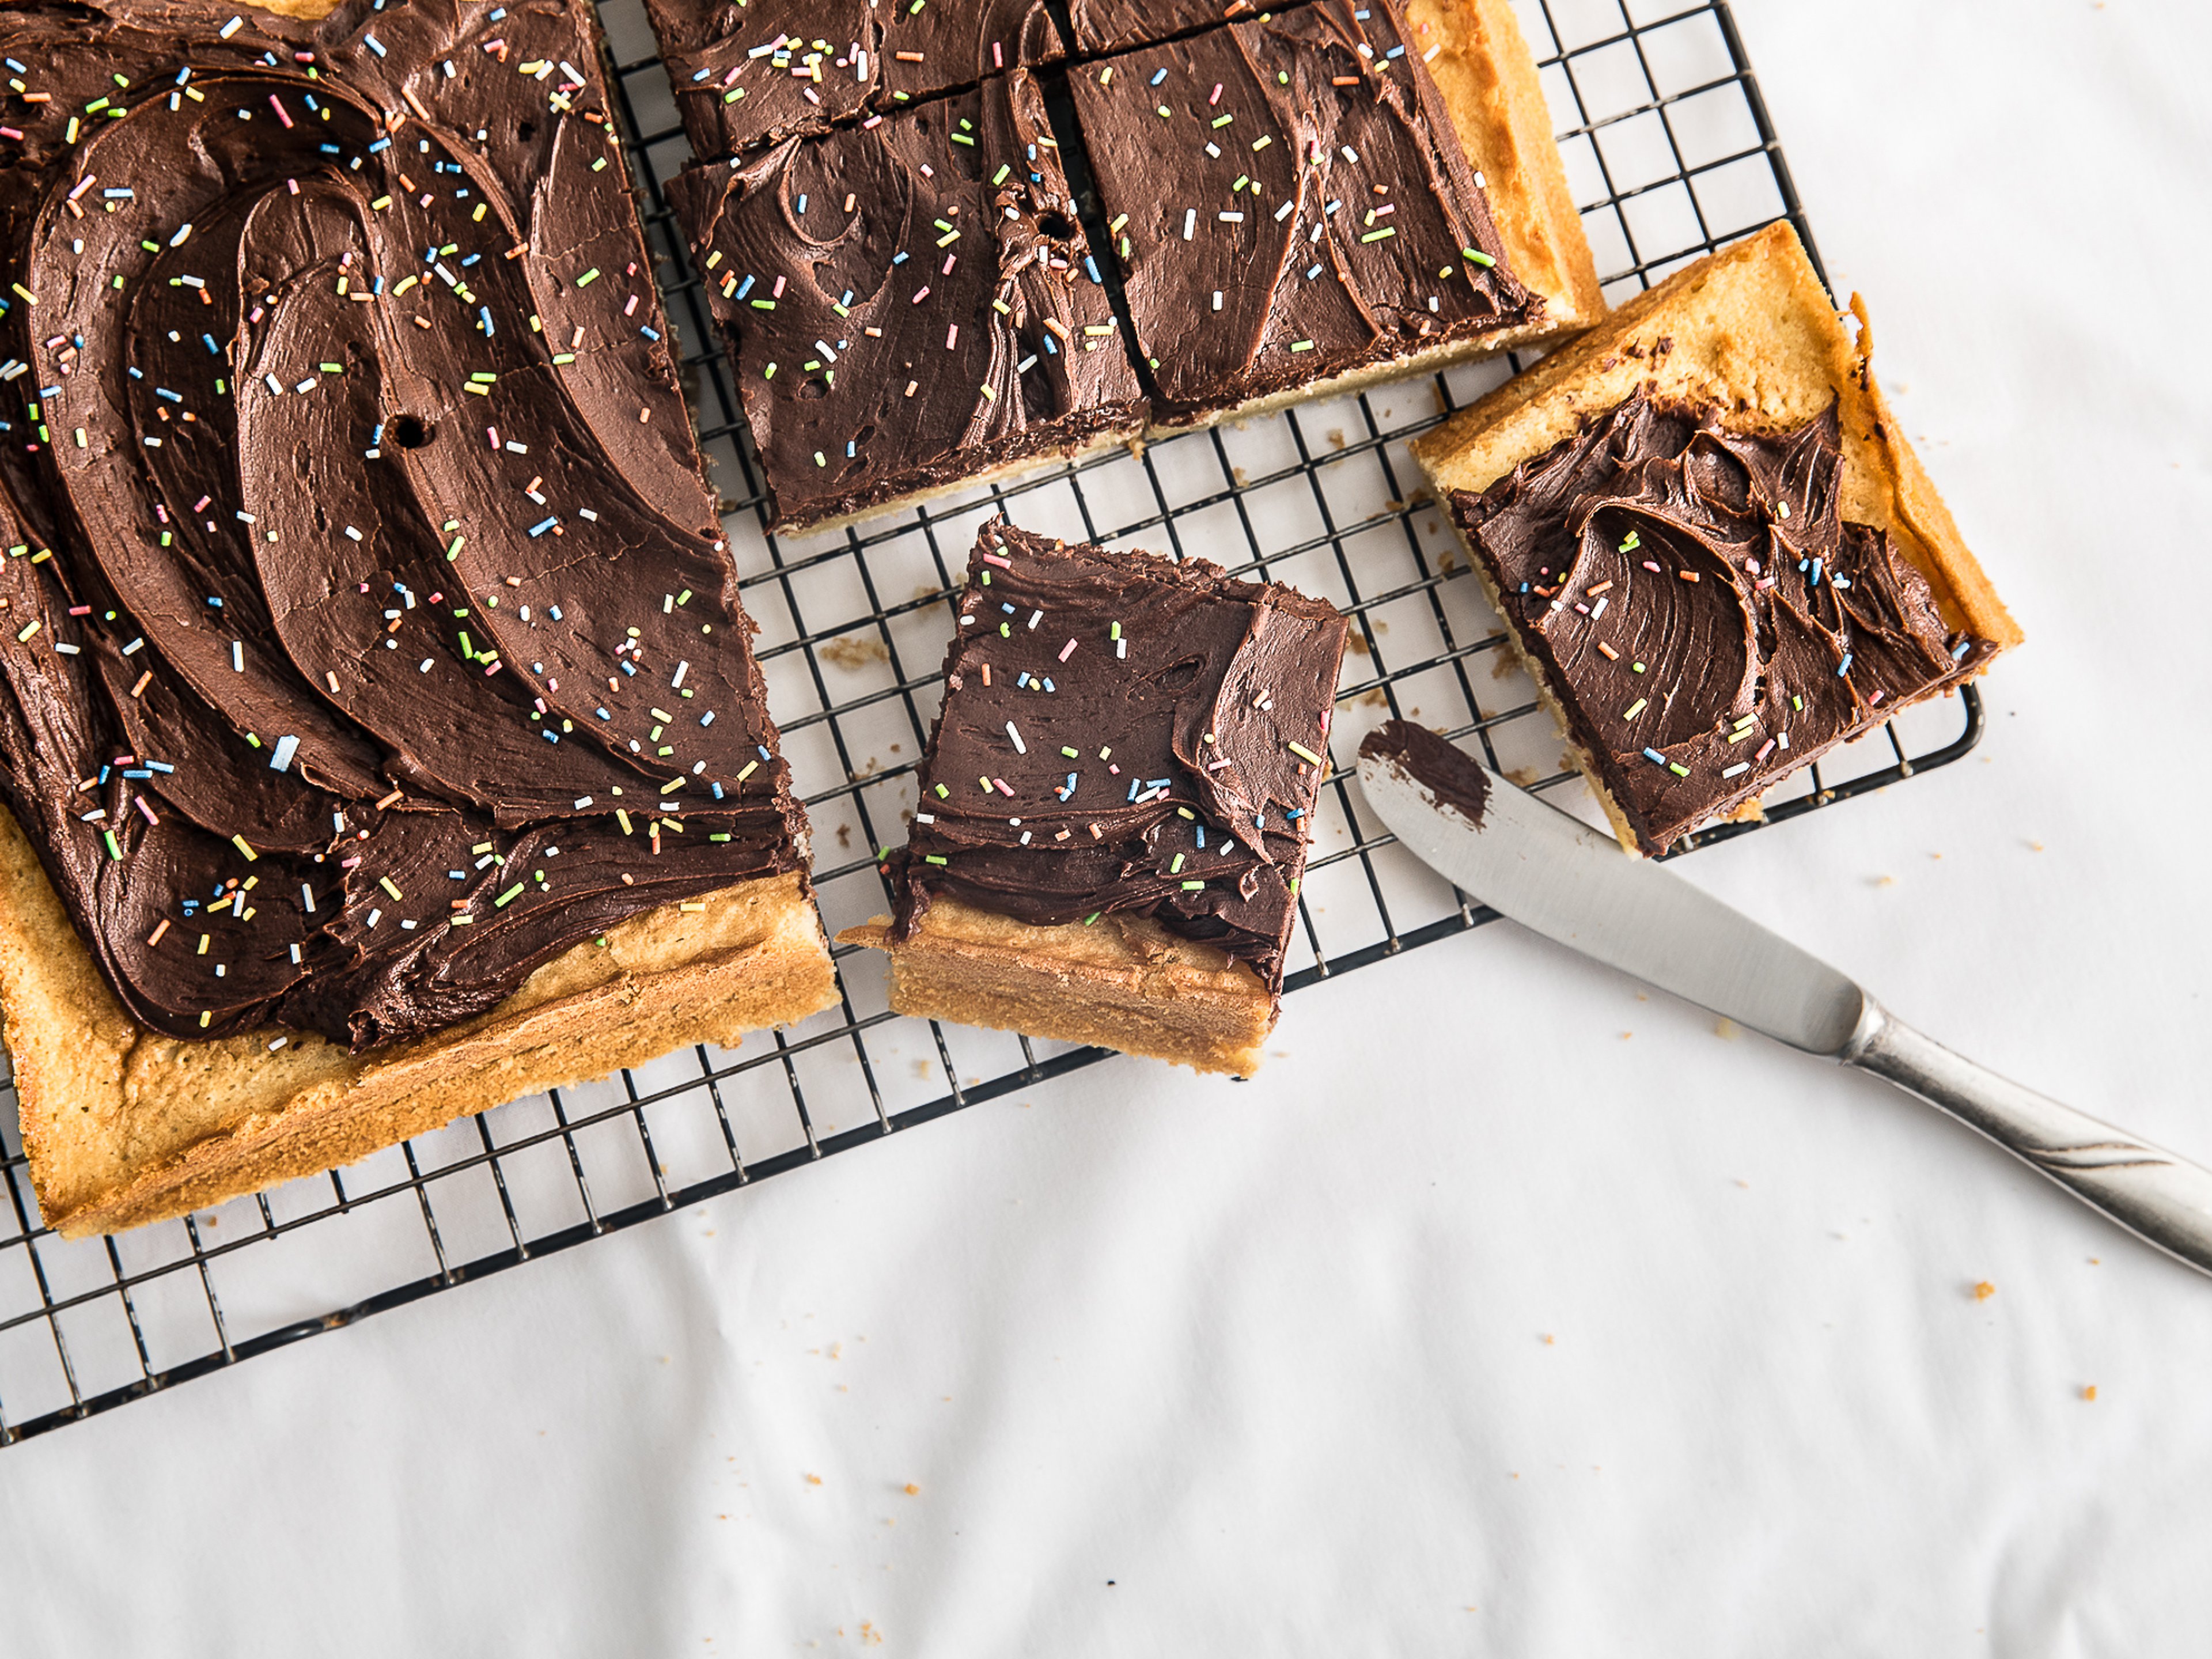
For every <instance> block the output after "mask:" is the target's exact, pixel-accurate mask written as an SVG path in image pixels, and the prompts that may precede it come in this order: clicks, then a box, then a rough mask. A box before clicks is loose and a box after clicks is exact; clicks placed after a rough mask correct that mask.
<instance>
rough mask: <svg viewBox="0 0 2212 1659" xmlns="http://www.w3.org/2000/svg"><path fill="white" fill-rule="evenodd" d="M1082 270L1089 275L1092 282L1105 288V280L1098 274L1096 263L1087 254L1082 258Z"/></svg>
mask: <svg viewBox="0 0 2212 1659" xmlns="http://www.w3.org/2000/svg"><path fill="white" fill-rule="evenodd" d="M1083 268H1084V270H1087V271H1089V272H1090V273H1091V281H1092V282H1094V283H1097V284H1098V286H1099V287H1101V288H1103V287H1105V286H1106V279H1105V278H1104V277H1103V276H1100V275H1099V274H1098V261H1097V260H1096V259H1094V258H1091V256H1090V255H1089V254H1087V253H1086V254H1085V255H1084V256H1083Z"/></svg>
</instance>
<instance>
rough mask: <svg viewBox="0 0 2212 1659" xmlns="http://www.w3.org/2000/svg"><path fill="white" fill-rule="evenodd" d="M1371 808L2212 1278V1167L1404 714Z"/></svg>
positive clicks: (1363, 759) (1459, 879) (1470, 877)
mask: <svg viewBox="0 0 2212 1659" xmlns="http://www.w3.org/2000/svg"><path fill="white" fill-rule="evenodd" d="M1359 783H1360V788H1361V791H1362V792H1363V793H1364V794H1365V796H1366V798H1367V803H1368V805H1370V807H1371V808H1373V809H1374V811H1375V814H1376V817H1379V818H1381V819H1382V821H1383V823H1384V824H1385V825H1386V826H1387V827H1388V828H1389V830H1390V832H1391V834H1392V835H1394V836H1396V837H1397V838H1398V840H1399V842H1401V844H1402V845H1404V846H1405V847H1406V848H1407V849H1408V850H1409V851H1411V852H1412V853H1413V854H1414V855H1415V856H1416V857H1418V858H1419V859H1420V860H1422V862H1424V863H1425V864H1426V865H1428V866H1429V867H1430V868H1431V869H1433V870H1435V871H1436V872H1437V873H1438V874H1440V875H1442V876H1443V877H1444V878H1447V879H1448V880H1449V881H1450V882H1451V883H1452V884H1454V885H1455V886H1456V887H1458V888H1459V889H1461V890H1462V891H1463V892H1465V893H1467V894H1468V895H1469V896H1472V897H1474V898H1477V899H1480V901H1481V902H1483V903H1485V904H1487V905H1489V906H1490V907H1491V908H1492V909H1494V910H1496V911H1497V912H1498V914H1499V915H1503V916H1506V917H1508V918H1510V920H1512V921H1516V922H1518V923H1520V924H1521V925H1522V927H1527V928H1528V929H1529V930H1530V931H1531V932H1534V933H1541V934H1543V935H1544V936H1545V937H1546V938H1547V939H1555V940H1557V941H1558V942H1559V943H1560V944H1562V945H1567V946H1568V947H1570V948H1571V949H1572V950H1575V951H1580V952H1581V953H1582V954H1583V955H1584V956H1587V957H1591V958H1593V959H1595V960H1596V961H1599V962H1602V963H1607V965H1609V966H1611V967H1613V968H1617V969H1620V970H1621V971H1622V972H1624V973H1627V974H1631V975H1634V976H1635V977H1636V978H1638V979H1640V980H1643V981H1645V982H1646V983H1648V984H1651V985H1655V986H1656V987H1659V988H1660V989H1661V990H1663V991H1668V992H1671V993H1673V994H1674V995H1676V996H1679V997H1681V998H1683V999H1684V1000H1686V1001H1690V1002H1694V1003H1696V1004H1698V1005H1699V1006H1701V1007H1705V1008H1710V1009H1711V1010H1712V1011H1713V1012H1715V1013H1718V1014H1723V1015H1726V1016H1727V1017H1728V1018H1730V1019H1733V1020H1735V1022H1736V1023H1737V1024H1740V1025H1743V1026H1746V1027H1748V1028H1749V1029H1751V1030H1755V1031H1759V1032H1763V1033H1764V1034H1765V1035H1766V1036H1771V1037H1773V1038H1775V1039H1777V1040H1778V1041H1779V1042H1786V1043H1788V1044H1790V1046H1791V1047H1793V1048H1802V1049H1803V1050H1805V1051H1806V1052H1807V1053H1808V1054H1821V1055H1826V1056H1827V1057H1829V1058H1832V1059H1834V1060H1839V1061H1841V1062H1842V1063H1844V1065H1847V1066H1857V1067H1858V1068H1860V1069H1862V1070H1863V1071H1867V1072H1870V1073H1874V1074H1875V1076H1877V1077H1880V1078H1882V1079H1884V1080H1885V1081H1887V1082H1889V1083H1893V1084H1894V1085H1897V1086H1898V1087H1899V1088H1901V1089H1903V1090H1905V1091H1906V1092H1908V1093H1910V1094H1912V1095H1915V1096H1917V1097H1919V1098H1920V1099H1922V1100H1924V1101H1926V1102H1927V1103H1929V1104H1930V1105H1933V1106H1936V1107H1937V1108H1938V1109H1941V1110H1942V1111H1944V1112H1946V1113H1948V1114H1949V1115H1951V1116H1953V1117H1954V1118H1956V1119H1958V1120H1959V1121H1961V1122H1963V1123H1965V1124H1966V1126H1967V1127H1970V1128H1972V1129H1974V1130H1975V1131H1977V1132H1978V1133H1981V1134H1983V1135H1985V1136H1987V1137H1988V1138H1989V1139H1991V1140H1994V1141H1995V1142H1996V1144H1997V1145H1998V1146H2002V1148H2004V1150H2005V1151H2007V1152H2010V1153H2012V1154H2013V1155H2014V1156H2015V1157H2016V1158H2020V1159H2021V1160H2022V1161H2023V1162H2025V1163H2026V1164H2028V1165H2029V1167H2030V1168H2032V1169H2034V1170H2037V1171H2038V1172H2039V1173H2040V1174H2042V1175H2044V1176H2048V1177H2049V1178H2050V1179H2051V1180H2052V1181H2054V1182H2057V1184H2058V1185H2059V1186H2061V1187H2063V1188H2065V1189H2066V1190H2067V1191H2068V1192H2069V1193H2070V1194H2072V1195H2073V1196H2074V1197H2075V1198H2078V1199H2080V1200H2081V1201H2082V1202H2083V1203H2085V1204H2087V1205H2088V1206H2090V1207H2091V1208H2093V1209H2095V1210H2099V1211H2100V1212H2103V1213H2104V1214H2105V1215H2106V1217H2107V1218H2110V1219H2112V1220H2113V1221H2116V1222H2118V1224H2119V1225H2121V1226H2123V1227H2124V1228H2126V1229H2127V1230H2128V1231H2130V1232H2132V1233H2134V1234H2136V1236H2137V1237H2140V1238H2142V1239H2143V1240H2144V1241H2145V1242H2147V1243H2149V1244H2151V1245H2153V1246H2154V1247H2155V1248H2156V1249H2160V1250H2162V1251H2164V1252H2166V1254H2167V1255H2172V1256H2173V1257H2174V1258H2176V1259H2177V1260H2179V1261H2182V1262H2184V1263H2185V1264H2186V1265H2188V1266H2190V1267H2194V1268H2196V1269H2197V1271H2198V1272H2200V1273H2212V1171H2208V1170H2204V1169H2202V1168H2200V1167H2199V1166H2198V1165H2197V1164H2192V1163H2190V1162H2189V1161H2188V1160H2187V1159H2185V1158H2179V1157H2176V1156H2175V1155H2174V1154H2173V1153H2171V1152H2165V1151H2163V1150H2161V1149H2160V1148H2159V1147H2156V1146H2152V1145H2151V1144H2150V1143H2148V1141H2144V1140H2141V1139H2136V1138H2135V1137H2133V1136H2130V1135H2128V1134H2126V1133H2124V1132H2123V1131H2121V1130H2118V1129H2116V1128H2114V1127H2112V1125H2110V1124H2108V1123H2105V1122H2102V1121H2099V1120H2098V1119H2096V1118H2093V1117H2090V1116H2088V1115H2086V1114H2084V1113H2081V1112H2077V1111H2075V1110H2074V1109H2072V1108H2071V1107H2069V1106H2063V1105H2061V1104H2060V1103H2058V1102H2057V1101H2055V1100H2051V1099H2048V1098H2046V1097H2044V1096H2042V1095H2039V1094H2037V1093H2035V1092H2034V1091H2032V1090H2029V1089H2026V1088H2023V1087H2021V1085H2018V1084H2016V1083H2013V1082H2010V1081H2008V1079H2004V1078H2002V1077H1999V1076H1998V1075H1996V1073H1993V1072H1990V1071H1987V1070H1985V1069H1984V1067H1982V1066H1978V1065H1976V1064H1975V1063H1974V1062H1973V1061H1972V1060H1967V1059H1966V1058H1965V1057H1964V1056H1962V1055H1960V1054H1954V1052H1952V1051H1951V1050H1950V1049H1948V1048H1944V1047H1943V1046H1942V1044H1940V1043H1938V1042H1935V1041H1933V1040H1932V1039H1930V1038H1929V1037H1927V1036H1923V1035H1922V1034H1921V1033H1919V1032H1918V1031H1916V1030H1913V1029H1912V1028H1911V1027H1910V1026H1908V1025H1906V1024H1904V1023H1903V1022H1902V1021H1900V1020H1899V1019H1898V1018H1896V1017H1895V1016H1894V1015H1893V1014H1891V1013H1890V1012H1888V1011H1887V1009H1885V1008H1884V1007H1882V1006H1881V1004H1880V1003H1879V1002H1877V1001H1876V1000H1875V999H1874V998H1873V997H1872V996H1870V995H1869V994H1867V993H1866V992H1865V991H1864V990H1863V989H1862V988H1861V987H1859V986H1858V985H1857V983H1856V982H1855V981H1852V980H1850V978H1848V977H1847V976H1846V975H1843V974H1840V973H1838V971H1837V970H1836V969H1833V968H1832V967H1830V966H1829V965H1828V964H1827V963H1825V962H1822V961H1821V960H1820V958H1819V957H1815V956H1814V955H1813V954H1811V953H1810V952H1809V951H1805V950H1802V949H1801V948H1800V947H1798V946H1797V945H1792V944H1791V943H1790V941H1789V940H1787V939H1784V938H1782V937H1781V935H1779V934H1778V933H1773V932H1771V930H1769V929H1767V928H1765V927H1761V926H1759V923H1757V922H1755V921H1752V920H1751V918H1750V917H1748V916H1747V915H1743V914H1742V912H1741V911H1739V910H1736V909H1734V908H1730V907H1729V906H1728V905H1726V904H1723V903H1722V902H1721V901H1720V900H1718V899H1717V898H1714V897H1712V896H1711V895H1709V894H1706V893H1705V892H1702V891H1700V890H1699V889H1697V888H1695V887H1693V886H1692V885H1691V884H1689V883H1688V882H1686V881H1684V880H1683V879H1682V878H1680V877H1679V876H1677V875H1675V874H1674V872H1671V871H1669V870H1667V869H1665V868H1664V867H1662V866H1659V865H1656V864H1653V863H1650V862H1649V861H1647V860H1641V859H1635V858H1631V857H1630V856H1629V855H1628V854H1626V853H1625V852H1623V851H1622V850H1621V848H1620V844H1619V842H1616V841H1614V840H1613V837H1612V836H1608V835H1606V834H1603V833H1601V832H1600V831H1598V830H1595V829H1591V828H1590V827H1589V825H1587V824H1585V823H1582V822H1581V820H1579V819H1577V818H1575V817H1571V816H1570V815H1569V814H1567V813H1565V812H1563V811H1560V810H1559V808H1557V807H1555V806H1553V805H1549V804H1547V802H1545V801H1542V800H1540V799H1537V798H1536V797H1535V796H1534V795H1532V794H1530V793H1528V792H1527V791H1526V790H1523V789H1520V788H1517V787H1515V786H1514V785H1513V784H1511V783H1510V782H1508V781H1506V780H1505V779H1504V778H1501V777H1499V776H1498V775H1496V774H1495V773H1492V772H1491V771H1489V770H1488V769H1486V768H1485V767H1483V766H1482V765H1481V764H1480V763H1478V762H1477V761H1475V760H1474V758H1473V757H1471V756H1469V755H1468V754H1467V753H1466V752H1465V751H1464V750H1461V749H1459V748H1458V747H1456V746H1455V745H1454V744H1451V743H1449V742H1447V741H1446V740H1445V739H1444V738H1441V737H1439V736H1437V734H1436V733H1435V732H1431V731H1429V730H1428V729H1427V728H1426V727H1425V726H1415V725H1413V724H1411V723H1410V722H1407V721H1404V720H1392V721H1390V722H1389V723H1388V724H1386V725H1384V726H1380V727H1378V728H1376V730H1375V731H1374V732H1370V734H1369V735H1368V737H1367V738H1366V740H1365V741H1364V743H1363V744H1361V745H1360V749H1359Z"/></svg>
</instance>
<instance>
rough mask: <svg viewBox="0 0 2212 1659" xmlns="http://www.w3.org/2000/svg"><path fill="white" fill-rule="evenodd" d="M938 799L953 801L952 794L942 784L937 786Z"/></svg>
mask: <svg viewBox="0 0 2212 1659" xmlns="http://www.w3.org/2000/svg"><path fill="white" fill-rule="evenodd" d="M937 798H938V799H939V800H951V799H952V792H951V790H950V789H947V788H946V787H945V786H944V785H943V784H941V783H940V784H939V785H938V786H937Z"/></svg>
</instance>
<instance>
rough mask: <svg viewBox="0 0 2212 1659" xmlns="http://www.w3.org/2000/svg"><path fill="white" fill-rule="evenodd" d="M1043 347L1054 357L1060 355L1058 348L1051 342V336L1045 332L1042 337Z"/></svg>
mask: <svg viewBox="0 0 2212 1659" xmlns="http://www.w3.org/2000/svg"><path fill="white" fill-rule="evenodd" d="M1044 349H1045V350H1046V351H1047V352H1048V354H1050V355H1051V356H1054V357H1057V356H1060V348H1059V347H1058V346H1056V345H1054V343H1052V336H1051V335H1050V334H1047V335H1046V336H1045V337H1044Z"/></svg>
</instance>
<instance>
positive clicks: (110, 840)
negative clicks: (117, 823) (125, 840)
mask: <svg viewBox="0 0 2212 1659" xmlns="http://www.w3.org/2000/svg"><path fill="white" fill-rule="evenodd" d="M100 836H101V837H102V838H103V839H104V840H105V841H106V842H107V856H108V857H110V858H112V859H118V860H119V859H120V858H122V856H123V849H122V848H120V847H118V846H117V845H116V844H115V831H113V830H112V829H103V830H101V831H100Z"/></svg>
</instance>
